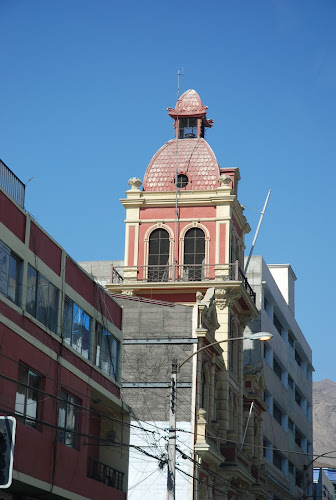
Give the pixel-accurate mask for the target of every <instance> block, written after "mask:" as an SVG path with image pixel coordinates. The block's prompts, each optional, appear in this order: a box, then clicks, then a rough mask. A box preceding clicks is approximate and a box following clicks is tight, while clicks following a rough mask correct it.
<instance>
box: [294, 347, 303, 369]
mask: <svg viewBox="0 0 336 500" xmlns="http://www.w3.org/2000/svg"><path fill="white" fill-rule="evenodd" d="M295 361H296V362H297V364H298V365H299V366H301V363H302V359H301V356H300V354H299V353H298V352H297V351H296V350H295Z"/></svg>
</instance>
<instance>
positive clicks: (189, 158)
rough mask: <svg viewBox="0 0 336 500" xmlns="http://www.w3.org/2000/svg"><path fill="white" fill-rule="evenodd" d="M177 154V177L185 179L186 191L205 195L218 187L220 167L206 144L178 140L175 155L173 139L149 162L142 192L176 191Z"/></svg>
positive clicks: (196, 141)
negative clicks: (180, 175) (184, 177)
mask: <svg viewBox="0 0 336 500" xmlns="http://www.w3.org/2000/svg"><path fill="white" fill-rule="evenodd" d="M183 95H184V94H183ZM182 97H183V96H182ZM176 153H177V171H178V174H183V175H186V176H187V177H188V184H187V186H186V188H185V189H186V190H188V191H204V190H210V189H215V188H216V187H217V186H219V183H218V177H219V175H220V171H219V165H218V163H217V159H216V157H215V155H214V152H213V151H212V149H211V147H210V146H209V144H208V143H207V142H206V141H205V140H204V139H203V138H199V139H183V140H178V145H177V151H176V140H174V139H173V140H171V141H168V142H166V144H164V145H163V146H162V148H160V149H159V151H157V152H156V153H155V155H154V156H153V158H152V159H151V161H150V163H149V165H148V167H147V170H146V174H145V177H144V181H143V190H144V191H175V189H176V187H175V183H174V181H175V173H176Z"/></svg>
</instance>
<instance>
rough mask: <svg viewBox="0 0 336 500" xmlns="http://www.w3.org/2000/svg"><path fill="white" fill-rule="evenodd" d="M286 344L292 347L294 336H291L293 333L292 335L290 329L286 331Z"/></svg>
mask: <svg viewBox="0 0 336 500" xmlns="http://www.w3.org/2000/svg"><path fill="white" fill-rule="evenodd" d="M288 344H289V345H290V346H291V347H292V348H294V337H293V335H292V333H291V332H290V331H289V332H288Z"/></svg>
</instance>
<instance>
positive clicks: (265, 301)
mask: <svg viewBox="0 0 336 500" xmlns="http://www.w3.org/2000/svg"><path fill="white" fill-rule="evenodd" d="M267 308H268V302H267V299H266V297H264V309H265V311H267Z"/></svg>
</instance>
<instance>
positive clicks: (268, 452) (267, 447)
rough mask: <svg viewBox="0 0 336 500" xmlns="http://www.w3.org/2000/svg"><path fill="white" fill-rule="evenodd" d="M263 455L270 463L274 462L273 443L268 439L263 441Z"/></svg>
mask: <svg viewBox="0 0 336 500" xmlns="http://www.w3.org/2000/svg"><path fill="white" fill-rule="evenodd" d="M263 455H264V457H265V458H266V459H267V460H268V461H269V462H272V443H270V441H268V439H266V438H264V439H263Z"/></svg>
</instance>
